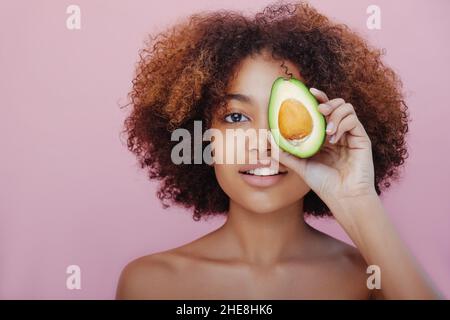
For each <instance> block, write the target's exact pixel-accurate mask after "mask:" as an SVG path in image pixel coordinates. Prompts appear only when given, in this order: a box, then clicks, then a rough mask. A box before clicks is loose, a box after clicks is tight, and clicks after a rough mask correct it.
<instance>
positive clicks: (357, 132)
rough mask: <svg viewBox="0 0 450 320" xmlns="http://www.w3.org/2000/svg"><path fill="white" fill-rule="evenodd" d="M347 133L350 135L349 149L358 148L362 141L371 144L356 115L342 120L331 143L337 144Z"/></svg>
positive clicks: (350, 115)
mask: <svg viewBox="0 0 450 320" xmlns="http://www.w3.org/2000/svg"><path fill="white" fill-rule="evenodd" d="M345 133H349V135H348V139H347V141H348V145H349V147H354V148H356V147H358V145H359V143H360V142H362V141H364V142H370V139H369V138H368V136H367V133H366V131H365V130H364V127H363V125H362V124H361V122H360V121H359V119H358V117H357V116H356V114H354V113H352V114H349V115H347V116H346V117H345V118H344V119H342V121H341V122H340V123H339V125H338V128H337V131H336V133H335V134H334V135H333V136H331V139H330V143H332V144H336V143H337V142H338V141H339V139H341V137H342V136H343V135H344V134H345Z"/></svg>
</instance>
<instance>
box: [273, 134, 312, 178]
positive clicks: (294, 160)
mask: <svg viewBox="0 0 450 320" xmlns="http://www.w3.org/2000/svg"><path fill="white" fill-rule="evenodd" d="M267 136H268V139H269V142H270V145H271V150H270V157H271V158H272V159H274V160H276V161H278V162H279V163H282V164H283V165H285V166H286V167H288V168H289V169H291V170H292V171H294V172H295V173H297V174H298V175H300V177H301V178H302V179H303V178H304V177H305V175H304V174H305V168H306V162H307V161H308V160H307V159H302V158H298V157H296V156H294V155H292V154H290V153H288V152H286V151H284V150H282V149H280V147H279V146H278V145H277V143H276V142H275V139H274V137H273V135H272V133H271V132H270V130H269V131H268V134H267Z"/></svg>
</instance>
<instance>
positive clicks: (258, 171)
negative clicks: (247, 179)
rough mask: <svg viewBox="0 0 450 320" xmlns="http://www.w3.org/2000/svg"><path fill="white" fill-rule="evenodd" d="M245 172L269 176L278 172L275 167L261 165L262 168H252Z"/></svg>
mask: <svg viewBox="0 0 450 320" xmlns="http://www.w3.org/2000/svg"><path fill="white" fill-rule="evenodd" d="M246 173H248V174H253V175H255V176H271V175H274V174H278V173H279V172H278V170H276V169H272V168H269V167H263V168H256V169H253V170H249V171H247V172H246Z"/></svg>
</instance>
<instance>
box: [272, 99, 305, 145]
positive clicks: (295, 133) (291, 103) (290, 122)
mask: <svg viewBox="0 0 450 320" xmlns="http://www.w3.org/2000/svg"><path fill="white" fill-rule="evenodd" d="M278 127H279V128H280V133H281V135H282V136H283V137H284V138H286V139H288V140H290V142H291V143H293V144H297V143H299V142H301V141H303V140H305V139H306V138H307V137H308V136H309V135H310V134H311V132H312V131H313V119H312V117H311V115H310V113H309V111H308V109H307V108H306V107H305V106H304V105H303V103H301V102H300V101H298V100H296V99H293V98H289V99H286V100H284V101H283V102H282V103H281V106H280V110H279V114H278Z"/></svg>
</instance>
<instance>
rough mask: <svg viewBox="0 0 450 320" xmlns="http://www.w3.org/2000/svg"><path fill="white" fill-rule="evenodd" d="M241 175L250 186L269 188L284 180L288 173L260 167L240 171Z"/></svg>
mask: <svg viewBox="0 0 450 320" xmlns="http://www.w3.org/2000/svg"><path fill="white" fill-rule="evenodd" d="M239 174H240V176H241V177H242V180H244V181H245V182H246V183H247V184H248V185H250V186H252V187H257V188H267V187H271V186H274V185H275V184H277V183H278V182H279V181H280V180H281V179H283V178H284V176H285V175H286V174H287V171H281V170H278V169H275V168H270V167H259V168H254V169H249V170H242V171H239Z"/></svg>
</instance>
